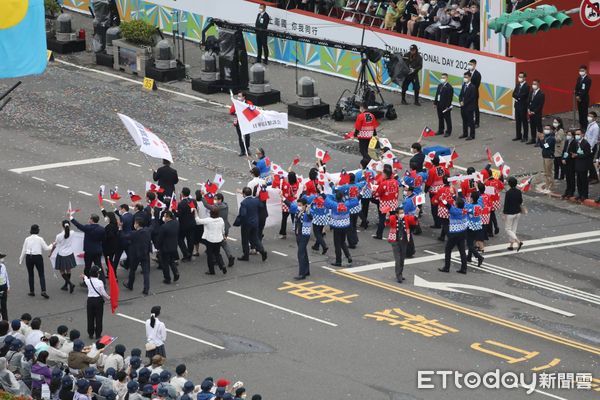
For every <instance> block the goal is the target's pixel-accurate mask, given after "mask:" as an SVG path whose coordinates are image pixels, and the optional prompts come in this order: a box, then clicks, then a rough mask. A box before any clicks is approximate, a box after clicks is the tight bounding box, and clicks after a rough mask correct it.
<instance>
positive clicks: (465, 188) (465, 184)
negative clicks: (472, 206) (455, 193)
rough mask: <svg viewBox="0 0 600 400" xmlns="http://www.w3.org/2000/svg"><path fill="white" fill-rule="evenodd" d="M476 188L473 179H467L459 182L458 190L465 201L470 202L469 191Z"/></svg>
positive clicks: (471, 191)
mask: <svg viewBox="0 0 600 400" xmlns="http://www.w3.org/2000/svg"><path fill="white" fill-rule="evenodd" d="M476 190H477V183H475V181H474V180H473V179H467V180H464V181H462V182H461V183H460V191H461V192H462V195H463V198H464V199H465V203H471V202H472V201H471V193H473V192H474V191H476Z"/></svg>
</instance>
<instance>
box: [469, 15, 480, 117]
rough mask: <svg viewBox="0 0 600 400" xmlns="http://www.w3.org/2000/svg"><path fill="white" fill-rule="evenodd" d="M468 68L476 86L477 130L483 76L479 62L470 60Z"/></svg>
mask: <svg viewBox="0 0 600 400" xmlns="http://www.w3.org/2000/svg"><path fill="white" fill-rule="evenodd" d="M478 14H479V13H478ZM477 21H479V20H477ZM478 23H479V22H478ZM468 68H469V72H470V73H471V84H472V85H473V86H475V95H476V96H477V99H476V100H477V101H476V102H475V128H479V86H481V74H480V73H479V71H477V60H475V59H472V60H470V61H469V66H468Z"/></svg>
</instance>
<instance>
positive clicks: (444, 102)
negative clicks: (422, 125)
mask: <svg viewBox="0 0 600 400" xmlns="http://www.w3.org/2000/svg"><path fill="white" fill-rule="evenodd" d="M453 97H454V89H453V88H452V85H450V84H449V83H448V74H442V76H441V78H440V84H439V85H438V87H437V90H436V92H435V98H434V100H433V105H434V106H435V107H436V109H437V115H438V131H437V133H436V134H437V135H444V137H448V136H450V135H451V134H452V109H451V108H450V106H451V105H452V98H453ZM444 129H445V131H446V132H445V133H444Z"/></svg>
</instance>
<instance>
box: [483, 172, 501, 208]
mask: <svg viewBox="0 0 600 400" xmlns="http://www.w3.org/2000/svg"><path fill="white" fill-rule="evenodd" d="M485 186H491V187H493V188H494V194H492V195H490V196H491V200H492V211H496V210H498V209H499V208H500V192H502V191H503V190H504V183H503V182H501V181H499V180H498V179H494V178H490V179H488V180H487V181H486V182H485Z"/></svg>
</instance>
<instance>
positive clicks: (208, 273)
mask: <svg viewBox="0 0 600 400" xmlns="http://www.w3.org/2000/svg"><path fill="white" fill-rule="evenodd" d="M205 274H206V275H214V274H215V273H214V272H210V271H206V272H205Z"/></svg>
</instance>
